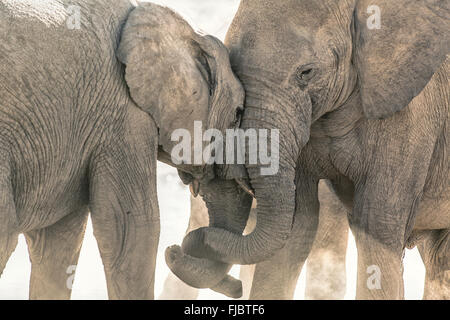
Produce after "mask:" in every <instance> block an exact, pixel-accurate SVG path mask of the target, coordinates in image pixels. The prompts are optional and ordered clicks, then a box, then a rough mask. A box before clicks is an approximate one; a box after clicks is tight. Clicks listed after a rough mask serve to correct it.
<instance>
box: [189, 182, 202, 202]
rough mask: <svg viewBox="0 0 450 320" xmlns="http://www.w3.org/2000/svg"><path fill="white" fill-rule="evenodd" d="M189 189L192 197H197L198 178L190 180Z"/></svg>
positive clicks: (198, 188)
mask: <svg viewBox="0 0 450 320" xmlns="http://www.w3.org/2000/svg"><path fill="white" fill-rule="evenodd" d="M189 190H190V191H191V194H192V196H193V197H194V198H197V196H198V192H199V190H200V182H198V180H194V181H192V183H191V184H190V185H189Z"/></svg>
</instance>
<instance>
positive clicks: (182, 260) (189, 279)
mask: <svg viewBox="0 0 450 320" xmlns="http://www.w3.org/2000/svg"><path fill="white" fill-rule="evenodd" d="M165 258H166V263H167V265H168V267H169V269H170V270H171V271H172V272H173V274H175V275H176V276H177V277H178V278H179V279H181V280H182V281H183V282H185V283H186V284H188V285H190V286H191V287H194V288H200V289H201V288H211V289H212V290H214V291H216V292H218V293H221V294H224V295H226V296H227V297H230V298H234V299H237V298H240V297H241V296H242V282H241V281H240V280H237V279H235V278H233V277H232V276H230V275H228V274H227V273H228V271H229V269H230V265H228V264H225V263H222V262H217V261H211V260H208V259H201V258H195V257H193V256H190V255H187V254H185V253H184V252H183V251H182V249H181V247H180V246H178V245H174V246H171V247H168V248H167V249H166V252H165ZM223 275H225V276H223ZM217 279H221V280H219V281H217Z"/></svg>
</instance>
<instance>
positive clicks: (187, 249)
mask: <svg viewBox="0 0 450 320" xmlns="http://www.w3.org/2000/svg"><path fill="white" fill-rule="evenodd" d="M200 195H201V196H202V197H203V199H204V201H205V203H206V206H207V207H208V214H209V227H208V229H209V228H212V229H214V230H223V229H226V230H230V231H229V232H232V233H233V234H242V232H243V230H244V229H245V226H246V224H247V219H248V215H249V213H250V210H251V205H252V201H253V198H252V196H250V195H249V194H248V193H247V192H245V191H244V190H242V189H241V188H240V187H239V185H238V184H237V183H236V182H235V181H234V180H223V179H221V178H215V179H214V180H212V181H209V182H207V183H204V184H201V185H200ZM202 229H204V228H200V229H197V230H202ZM197 230H195V231H193V232H191V233H190V235H191V236H189V235H188V236H187V238H188V239H190V240H186V238H185V240H184V241H183V245H182V248H180V247H179V246H172V247H169V248H167V250H166V262H167V264H168V266H169V268H170V269H171V270H172V272H173V273H174V274H175V275H176V276H177V277H178V278H180V279H181V280H183V281H184V282H185V283H187V284H188V285H190V286H192V287H196V288H211V289H213V290H215V291H217V292H220V293H223V294H225V295H227V296H230V297H232V298H239V297H240V296H241V295H242V285H241V282H240V281H238V280H235V279H233V278H232V277H230V276H228V275H227V273H228V272H229V270H230V269H231V267H232V265H231V264H229V263H224V262H220V261H217V260H211V259H208V258H205V257H201V256H200V255H198V254H196V246H197V244H198V242H199V241H200V240H199V239H197V238H196V237H195V236H192V235H195V234H198V231H197Z"/></svg>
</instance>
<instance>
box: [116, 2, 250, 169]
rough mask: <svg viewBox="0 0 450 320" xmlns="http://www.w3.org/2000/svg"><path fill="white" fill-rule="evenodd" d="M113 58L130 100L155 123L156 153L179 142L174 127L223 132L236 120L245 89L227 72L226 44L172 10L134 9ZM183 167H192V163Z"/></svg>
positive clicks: (148, 6)
mask: <svg viewBox="0 0 450 320" xmlns="http://www.w3.org/2000/svg"><path fill="white" fill-rule="evenodd" d="M117 56H118V58H119V60H120V61H121V62H122V63H123V64H124V65H125V66H126V70H125V80H126V82H127V85H128V88H129V92H130V95H131V98H132V99H133V100H134V102H135V103H136V104H137V105H138V106H139V107H140V108H141V109H142V110H143V111H145V112H146V113H148V114H149V115H150V116H151V117H152V118H153V120H154V121H155V123H156V125H157V127H158V133H159V146H160V148H159V151H160V153H165V154H166V155H170V154H171V153H172V150H173V148H174V147H175V146H176V145H177V144H178V141H173V139H172V134H173V133H174V132H175V131H176V130H184V131H185V132H188V133H189V135H190V137H194V136H195V134H194V131H195V130H194V122H196V121H198V122H200V123H201V124H202V130H206V129H209V128H214V129H218V130H220V131H222V132H223V131H224V130H225V129H226V128H229V127H235V126H237V125H238V124H239V120H240V115H241V113H242V111H243V103H244V90H243V88H242V85H241V83H240V82H239V81H238V80H237V78H236V77H235V76H234V74H233V72H232V70H231V66H230V63H229V56H228V50H227V48H226V47H225V46H224V45H223V44H222V42H221V41H220V40H218V39H216V38H214V37H212V36H208V35H206V36H204V35H200V34H198V33H196V32H195V31H194V30H193V29H192V28H191V26H190V25H189V24H188V23H187V22H186V21H185V20H184V19H183V18H182V17H180V16H179V15H178V14H176V13H175V12H173V11H172V10H170V9H168V8H166V7H162V6H159V5H156V4H152V3H140V4H139V6H137V7H136V8H134V9H133V10H132V11H131V12H130V14H129V16H128V18H127V21H126V23H125V25H124V27H123V30H122V36H121V40H120V44H119V48H118V50H117ZM194 143H195V142H194V141H192V143H191V146H194ZM191 153H192V152H191ZM169 157H170V156H169ZM169 161H170V159H169ZM199 161H200V162H201V163H198V161H197V162H196V163H195V164H196V166H197V168H195V169H197V172H200V173H201V171H202V169H203V168H205V166H204V165H205V160H204V158H203V157H200V159H199ZM189 164H192V163H189ZM180 165H181V164H180ZM184 168H189V169H190V170H192V171H195V170H194V166H186V167H184Z"/></svg>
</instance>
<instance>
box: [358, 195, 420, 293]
mask: <svg viewBox="0 0 450 320" xmlns="http://www.w3.org/2000/svg"><path fill="white" fill-rule="evenodd" d="M397 188H399V186H396V187H394V188H393V189H390V190H389V189H388V190H383V188H380V187H379V186H365V187H359V188H358V187H357V188H356V189H357V190H358V189H359V191H358V192H357V194H356V195H355V202H354V208H353V212H352V213H351V214H350V217H349V223H350V227H351V230H352V233H353V235H354V237H355V241H356V247H357V252H358V272H357V290H356V299H358V300H366V299H370V300H372V299H376V300H378V299H383V300H385V299H388V300H392V299H404V284H403V256H404V250H405V247H406V239H408V237H409V235H410V233H411V230H412V223H413V221H414V216H415V212H416V208H417V204H418V203H419V201H420V198H421V193H420V192H413V191H411V192H409V193H403V192H402V191H400V190H398V189H397ZM380 189H381V190H380ZM395 189H397V190H395ZM380 191H382V194H380Z"/></svg>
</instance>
